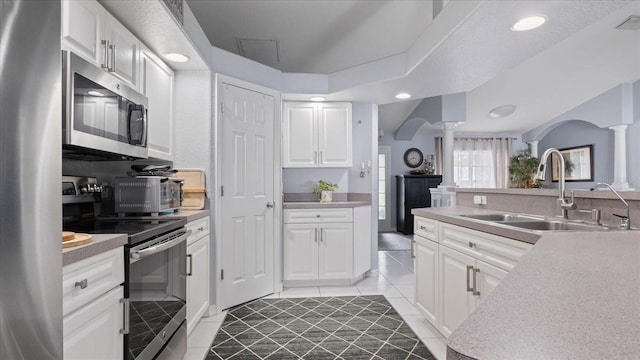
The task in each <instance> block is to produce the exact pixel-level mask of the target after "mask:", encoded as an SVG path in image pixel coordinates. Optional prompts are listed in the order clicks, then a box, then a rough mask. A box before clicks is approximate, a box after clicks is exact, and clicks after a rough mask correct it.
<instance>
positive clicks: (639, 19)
mask: <svg viewBox="0 0 640 360" xmlns="http://www.w3.org/2000/svg"><path fill="white" fill-rule="evenodd" d="M616 29H619V30H640V15H631V16H629V18H628V19H627V20H625V21H623V22H622V23H621V24H620V25H618V26H616Z"/></svg>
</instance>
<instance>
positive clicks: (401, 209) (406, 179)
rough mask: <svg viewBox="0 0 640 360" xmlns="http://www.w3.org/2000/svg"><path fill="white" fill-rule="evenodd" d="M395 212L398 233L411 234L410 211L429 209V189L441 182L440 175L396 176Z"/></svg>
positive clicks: (411, 221)
mask: <svg viewBox="0 0 640 360" xmlns="http://www.w3.org/2000/svg"><path fill="white" fill-rule="evenodd" d="M396 179H397V180H398V184H397V195H398V196H397V208H396V210H397V212H396V215H397V216H396V219H397V223H396V227H397V230H398V232H402V233H405V234H407V235H411V234H413V215H412V214H411V209H415V208H424V207H431V192H430V191H429V189H430V188H435V187H438V185H440V183H441V182H442V175H397V176H396Z"/></svg>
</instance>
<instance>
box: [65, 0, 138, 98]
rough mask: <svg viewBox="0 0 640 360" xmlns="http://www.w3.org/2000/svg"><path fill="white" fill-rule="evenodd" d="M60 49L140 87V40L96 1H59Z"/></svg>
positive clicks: (131, 84) (134, 86)
mask: <svg viewBox="0 0 640 360" xmlns="http://www.w3.org/2000/svg"><path fill="white" fill-rule="evenodd" d="M61 31H62V34H61V35H62V48H63V49H66V50H71V51H73V52H74V53H76V54H78V55H79V56H81V57H82V58H84V59H85V60H87V61H89V62H91V63H92V64H94V65H95V66H97V67H100V68H102V69H104V70H105V71H107V72H109V73H112V74H113V75H115V76H116V77H118V78H120V79H121V80H123V81H125V82H126V83H128V84H129V85H130V86H131V87H133V88H134V89H136V90H140V86H139V85H140V84H139V77H140V76H139V64H140V41H139V40H138V39H137V38H136V37H135V36H134V35H133V34H132V33H131V32H130V31H129V30H127V28H125V27H124V26H123V25H122V24H121V23H120V22H118V20H116V18H115V17H113V16H112V15H111V14H109V12H108V11H107V10H105V9H104V8H103V7H102V6H101V5H100V4H98V2H97V1H93V0H85V1H73V0H63V1H62V29H61Z"/></svg>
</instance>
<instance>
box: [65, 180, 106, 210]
mask: <svg viewBox="0 0 640 360" xmlns="http://www.w3.org/2000/svg"><path fill="white" fill-rule="evenodd" d="M100 193H102V187H101V186H100V185H98V181H97V180H96V178H94V177H83V176H62V203H63V204H70V203H79V202H93V201H95V198H94V196H93V195H94V194H100Z"/></svg>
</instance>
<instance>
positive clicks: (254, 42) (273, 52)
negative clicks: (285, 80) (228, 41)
mask: <svg viewBox="0 0 640 360" xmlns="http://www.w3.org/2000/svg"><path fill="white" fill-rule="evenodd" d="M236 41H237V43H238V52H239V53H240V55H241V56H244V57H246V58H249V59H251V60H254V61H257V62H259V63H261V64H265V65H268V66H271V67H274V68H278V65H279V62H280V54H279V52H278V47H279V46H278V45H279V44H278V40H265V39H241V38H236Z"/></svg>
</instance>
